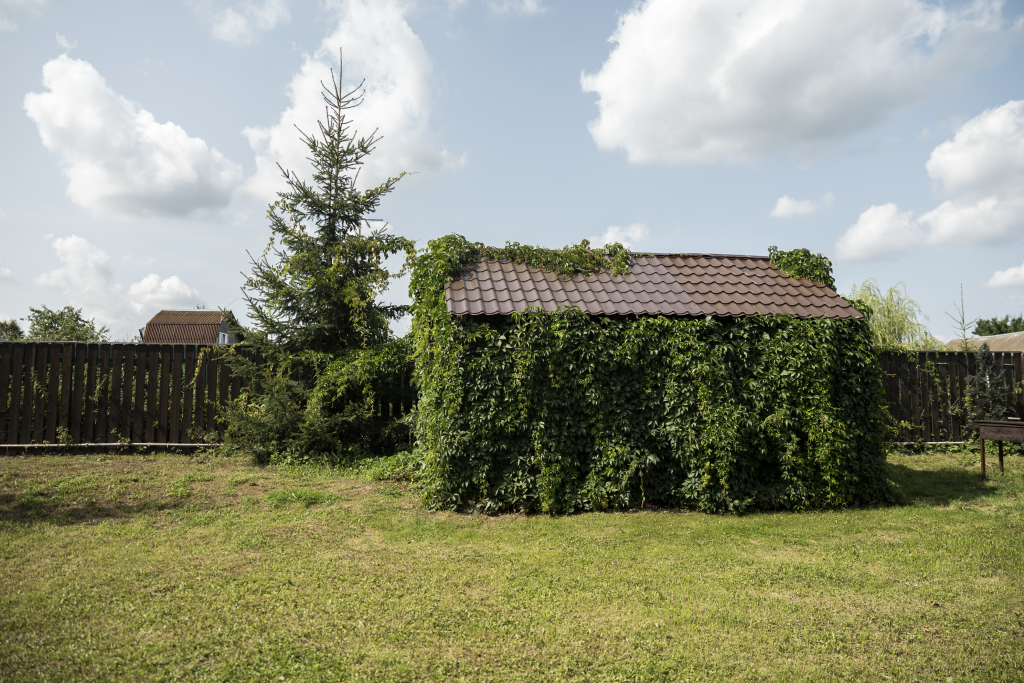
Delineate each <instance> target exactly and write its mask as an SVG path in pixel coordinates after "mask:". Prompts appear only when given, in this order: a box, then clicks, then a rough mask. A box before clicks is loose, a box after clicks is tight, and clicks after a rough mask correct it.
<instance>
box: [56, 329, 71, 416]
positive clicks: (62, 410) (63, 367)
mask: <svg viewBox="0 0 1024 683" xmlns="http://www.w3.org/2000/svg"><path fill="white" fill-rule="evenodd" d="M74 355H75V344H74V343H73V342H68V343H66V344H63V345H62V348H61V362H60V402H59V403H58V404H57V426H58V427H63V428H64V429H65V430H66V431H67V436H70V435H71V430H69V429H68V413H70V412H71V385H72V383H73V382H74V377H73V376H72V371H73V370H74V366H73V365H72V364H71V363H72V360H73V359H74Z"/></svg>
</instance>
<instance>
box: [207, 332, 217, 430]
mask: <svg viewBox="0 0 1024 683" xmlns="http://www.w3.org/2000/svg"><path fill="white" fill-rule="evenodd" d="M219 371H220V358H219V357H218V351H217V349H216V348H213V349H210V364H209V366H208V370H207V374H206V406H204V407H205V410H206V428H205V430H204V431H205V432H206V433H207V434H208V433H210V432H212V431H213V430H214V429H216V428H217V417H216V416H217V373H218V372H219Z"/></svg>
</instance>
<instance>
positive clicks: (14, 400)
mask: <svg viewBox="0 0 1024 683" xmlns="http://www.w3.org/2000/svg"><path fill="white" fill-rule="evenodd" d="M24 361H25V345H24V344H21V343H18V344H14V345H13V350H12V351H11V414H10V415H8V416H7V443H19V441H20V440H19V438H18V437H19V433H18V426H19V425H18V416H19V413H20V412H21V401H22V389H23V388H24V384H25V380H24V378H23V376H22V375H23V373H24V372H25V362H24Z"/></svg>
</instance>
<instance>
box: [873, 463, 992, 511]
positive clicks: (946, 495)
mask: <svg viewBox="0 0 1024 683" xmlns="http://www.w3.org/2000/svg"><path fill="white" fill-rule="evenodd" d="M998 468H999V465H998V460H997V461H996V463H995V472H992V469H991V468H990V474H989V477H990V478H989V479H988V480H984V479H982V478H981V471H980V470H979V471H971V470H968V469H962V468H955V467H940V468H938V469H933V470H919V469H914V468H912V467H907V466H906V465H901V464H898V463H889V475H890V477H891V478H892V480H893V481H894V482H896V483H897V484H898V485H899V487H900V490H901V491H903V493H904V494H905V495H906V497H907V502H908V503H910V504H914V503H923V504H926V505H949V504H950V503H952V502H954V501H961V502H969V501H974V500H977V499H979V498H983V497H987V496H992V495H993V494H996V493H998V489H999V483H1000V479H1002V475H1000V474H999V472H998Z"/></svg>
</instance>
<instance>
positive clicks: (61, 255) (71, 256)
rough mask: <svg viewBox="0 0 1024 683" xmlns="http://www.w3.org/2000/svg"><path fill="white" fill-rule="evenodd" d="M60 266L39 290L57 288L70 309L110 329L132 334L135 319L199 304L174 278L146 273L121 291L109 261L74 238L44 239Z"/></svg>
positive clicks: (41, 278)
mask: <svg viewBox="0 0 1024 683" xmlns="http://www.w3.org/2000/svg"><path fill="white" fill-rule="evenodd" d="M48 239H49V240H50V244H51V245H52V246H53V249H54V251H55V252H56V253H57V260H58V261H60V266H59V267H58V268H54V269H53V270H51V271H48V272H46V273H43V274H42V275H40V276H39V277H37V278H36V281H35V282H36V284H37V285H40V286H43V287H59V288H61V289H62V290H63V292H64V294H65V295H66V296H67V299H68V301H69V302H70V303H71V305H72V306H75V307H76V308H81V309H83V311H84V312H85V314H86V315H88V316H89V317H95V318H96V319H97V320H99V322H101V323H102V324H104V325H108V326H110V327H112V328H114V329H115V331H117V330H120V329H131V324H132V323H133V322H138V320H137V318H136V316H137V315H139V314H147V313H152V312H155V310H157V309H159V308H190V307H193V306H195V305H197V304H201V303H203V301H202V299H201V298H200V296H199V292H198V291H197V290H195V289H192V288H191V287H189V286H188V285H186V284H185V283H184V282H182V281H181V279H179V278H178V277H177V276H175V275H172V276H170V277H168V278H165V279H161V278H160V276H159V275H156V274H154V273H150V274H149V275H147V276H146V277H144V278H143V279H142V280H141V281H139V282H136V283H134V284H132V285H130V286H129V287H128V292H127V293H125V291H124V288H123V287H122V286H121V285H120V284H118V283H117V282H115V280H114V269H113V267H112V265H111V260H110V255H109V254H107V252H105V251H104V250H103V249H101V248H100V247H98V246H96V245H95V244H92V243H91V242H89V241H88V240H86V239H85V238H83V237H79V236H78V235H69V236H67V237H56V238H55V237H53V236H52V235H51V236H48Z"/></svg>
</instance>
